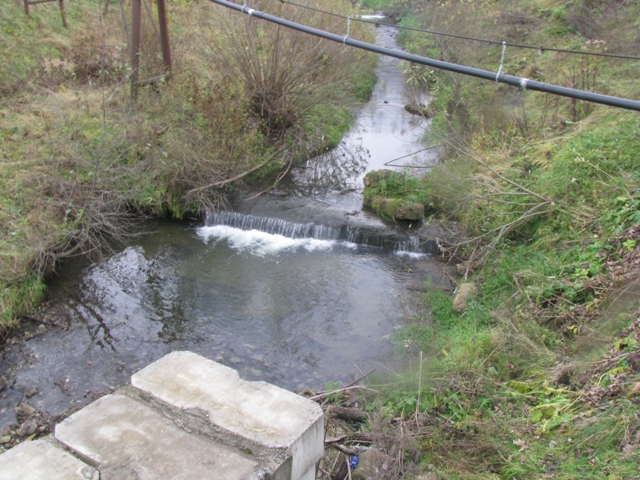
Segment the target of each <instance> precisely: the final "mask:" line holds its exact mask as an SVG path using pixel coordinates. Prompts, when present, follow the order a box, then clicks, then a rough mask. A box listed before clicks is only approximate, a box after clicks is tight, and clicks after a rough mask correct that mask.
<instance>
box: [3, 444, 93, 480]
mask: <svg viewBox="0 0 640 480" xmlns="http://www.w3.org/2000/svg"><path fill="white" fill-rule="evenodd" d="M99 478H100V475H99V473H98V471H97V470H96V469H95V468H93V467H91V466H89V465H87V464H86V463H83V462H81V461H80V460H78V459H77V458H75V457H74V456H73V455H71V454H70V453H68V452H66V451H64V450H63V449H62V448H60V447H57V446H55V445H54V444H53V443H52V442H51V441H49V440H46V439H43V440H35V441H33V442H24V443H21V444H20V445H17V446H15V447H13V448H12V449H10V450H8V451H6V452H5V453H3V454H2V455H0V480H98V479H99Z"/></svg>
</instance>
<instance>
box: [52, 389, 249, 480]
mask: <svg viewBox="0 0 640 480" xmlns="http://www.w3.org/2000/svg"><path fill="white" fill-rule="evenodd" d="M55 438H56V439H57V440H58V441H59V442H62V443H63V444H65V445H66V446H67V447H68V448H70V449H71V450H73V451H74V452H76V453H77V454H78V456H80V458H82V459H84V460H85V461H87V462H89V463H92V464H94V465H96V466H97V467H98V469H99V470H100V475H101V476H100V478H101V480H134V479H135V480H158V479H163V480H169V479H172V480H183V479H184V480H187V479H189V480H192V479H195V478H203V479H204V478H206V479H220V480H223V479H224V480H236V479H237V480H240V479H242V480H247V479H258V478H261V477H262V474H261V473H260V471H259V465H258V463H257V462H256V461H255V460H253V459H251V458H250V457H249V456H248V455H245V454H241V453H240V452H237V451H234V450H232V449H230V448H229V447H226V446H224V445H219V444H217V443H214V442H213V441H211V440H209V439H207V438H204V437H201V436H198V435H197V434H190V433H188V432H187V431H185V430H183V429H181V428H179V427H178V426H176V425H175V424H174V423H173V422H172V421H171V420H169V419H168V418H166V417H165V416H163V415H162V414H161V413H159V412H157V411H156V410H154V409H152V408H151V407H149V406H147V405H144V404H142V403H140V402H138V401H135V400H133V399H131V398H129V397H127V396H125V395H121V394H112V395H108V396H106V397H102V398H101V399H99V400H97V401H95V402H93V403H92V404H90V405H88V406H87V407H85V408H83V409H82V410H80V411H78V412H76V413H74V414H73V415H71V416H70V417H69V418H67V419H66V420H64V421H63V422H62V423H60V424H58V425H57V426H56V430H55Z"/></svg>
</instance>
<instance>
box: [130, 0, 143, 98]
mask: <svg viewBox="0 0 640 480" xmlns="http://www.w3.org/2000/svg"><path fill="white" fill-rule="evenodd" d="M131 10H132V14H133V18H132V28H131V99H132V100H135V98H136V97H137V95H138V77H139V75H140V24H141V14H142V3H141V0H131Z"/></svg>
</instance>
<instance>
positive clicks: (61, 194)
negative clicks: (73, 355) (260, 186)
mask: <svg viewBox="0 0 640 480" xmlns="http://www.w3.org/2000/svg"><path fill="white" fill-rule="evenodd" d="M151 3H153V2H151ZM167 3H168V10H169V29H170V40H171V45H172V57H173V72H172V76H171V78H170V80H168V81H167V80H161V81H159V82H156V83H152V84H146V85H143V86H141V87H139V89H138V94H137V99H136V101H135V102H134V101H132V99H131V95H130V86H129V84H130V78H131V73H132V72H131V68H130V62H129V53H128V38H127V36H126V34H125V30H126V31H128V32H130V23H131V22H130V19H127V20H126V22H123V17H122V15H121V11H120V8H119V2H116V1H112V2H111V3H110V4H109V5H108V7H109V8H108V10H105V2H104V1H98V0H78V1H75V2H72V3H71V4H70V5H68V6H67V10H68V22H69V29H65V28H63V26H62V22H61V20H60V12H59V10H58V6H57V4H56V3H49V4H39V5H35V6H33V7H32V8H31V15H30V16H26V15H24V11H23V7H22V2H20V1H18V0H15V1H13V0H12V1H9V2H4V3H3V4H2V5H1V6H0V36H1V37H2V47H1V48H2V59H3V60H2V62H0V93H1V94H2V95H1V100H0V135H1V136H2V141H1V142H0V152H1V153H0V158H1V163H0V177H1V178H2V185H3V188H2V191H1V192H0V336H2V334H4V333H5V332H6V331H7V329H8V328H10V327H11V326H13V325H16V324H17V322H18V321H19V318H20V316H21V315H23V314H26V313H29V311H30V310H31V309H32V308H33V307H34V305H36V304H37V303H38V302H39V301H40V300H41V299H42V298H43V295H44V292H45V279H46V275H47V274H48V273H50V272H51V271H52V270H53V269H54V268H55V266H56V265H57V264H58V263H59V262H60V261H65V260H68V259H71V258H73V257H75V256H78V255H87V254H89V255H91V254H99V253H100V252H101V251H103V249H104V248H105V247H106V246H107V245H108V244H109V242H113V241H116V242H117V241H118V240H121V239H123V238H125V237H126V236H127V235H128V234H130V233H131V231H132V230H131V226H132V224H133V223H134V222H135V221H136V219H137V218H140V217H143V216H148V215H160V216H173V217H177V218H182V217H184V216H186V215H197V214H199V213H201V212H202V211H204V210H206V209H208V208H215V207H218V206H220V205H224V202H225V197H226V195H227V193H228V191H229V189H230V188H234V187H235V186H236V185H238V183H241V182H243V181H246V180H247V179H249V180H252V179H255V178H264V179H265V180H266V179H268V178H270V176H272V175H273V174H274V172H278V171H280V170H282V169H283V168H286V167H287V165H289V164H290V163H291V162H296V161H300V160H302V159H304V158H306V156H307V155H309V154H310V152H317V151H321V150H324V149H327V148H329V147H331V146H333V145H336V144H337V142H338V141H339V139H340V137H341V136H342V134H343V133H344V132H345V131H346V129H347V128H348V126H349V124H350V122H351V117H350V114H349V109H350V107H351V106H353V105H354V104H355V103H357V102H359V101H362V100H365V99H366V97H367V95H368V94H369V92H370V91H371V88H372V85H373V81H374V78H373V73H372V71H373V62H374V60H375V59H374V58H372V57H371V56H367V55H364V54H363V53H359V52H355V51H353V50H350V49H347V48H346V47H344V46H342V45H337V44H329V43H328V42H327V43H325V42H323V41H318V40H317V39H314V38H312V37H306V36H303V35H302V34H294V33H292V32H289V31H285V30H284V29H281V28H278V27H276V26H274V25H270V24H266V23H265V22H259V21H257V20H253V19H247V18H246V17H244V16H241V15H238V14H235V13H232V12H230V11H225V10H224V9H222V8H221V7H215V6H213V5H212V4H211V3H210V2H206V1H204V0H202V1H197V0H193V1H189V0H169V1H168V2H167ZM321 6H323V8H326V9H329V10H332V11H337V12H341V13H345V14H350V13H351V12H352V7H351V6H350V5H349V4H348V2H342V1H340V0H327V1H326V2H325V3H323V4H322V5H321ZM125 7H126V10H125V12H127V15H125V16H128V15H129V14H128V12H129V11H130V6H129V5H128V3H127V2H125ZM253 7H254V8H260V7H261V4H255V5H253ZM265 7H266V5H265ZM270 12H273V13H274V14H276V15H281V16H283V17H285V18H290V19H293V20H297V21H301V22H304V23H308V24H311V25H315V26H317V27H319V28H326V29H328V30H332V29H333V28H334V27H336V25H334V23H335V19H332V18H330V19H327V18H322V17H321V16H319V15H315V14H313V13H310V12H300V11H296V10H294V9H291V8H288V7H286V6H285V5H279V4H274V5H271V6H270ZM125 23H126V27H125ZM340 28H341V29H342V28H343V25H341V26H340ZM354 28H355V30H352V31H353V34H354V36H359V37H360V38H364V39H366V38H368V35H370V34H369V33H368V32H367V31H365V30H361V29H360V27H359V26H354ZM141 50H142V51H141V54H140V64H141V67H140V75H139V77H140V78H141V79H142V80H145V79H149V78H153V77H157V76H158V75H161V74H162V73H163V72H164V68H163V64H162V57H161V52H160V43H159V41H158V39H157V38H156V34H155V30H154V26H153V25H152V23H151V21H150V16H149V15H147V13H146V11H144V12H143V18H142V49H141ZM256 52H257V53H256ZM353 65H357V67H356V68H354V67H353ZM345 85H346V86H347V88H345ZM234 179H235V180H234Z"/></svg>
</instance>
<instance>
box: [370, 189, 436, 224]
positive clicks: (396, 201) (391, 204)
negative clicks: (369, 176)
mask: <svg viewBox="0 0 640 480" xmlns="http://www.w3.org/2000/svg"><path fill="white" fill-rule="evenodd" d="M364 203H365V205H367V206H369V207H371V208H373V209H374V210H375V211H376V212H378V213H379V214H380V215H383V216H385V217H387V218H392V219H394V220H422V219H424V205H423V204H421V203H418V202H411V201H408V200H403V199H401V198H387V197H382V196H378V195H375V196H372V197H370V198H369V199H368V201H365V202H364Z"/></svg>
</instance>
